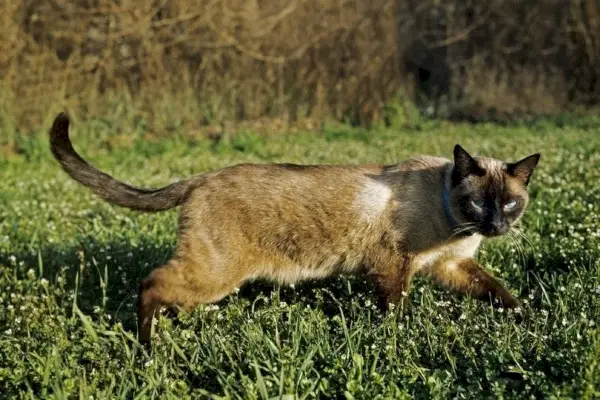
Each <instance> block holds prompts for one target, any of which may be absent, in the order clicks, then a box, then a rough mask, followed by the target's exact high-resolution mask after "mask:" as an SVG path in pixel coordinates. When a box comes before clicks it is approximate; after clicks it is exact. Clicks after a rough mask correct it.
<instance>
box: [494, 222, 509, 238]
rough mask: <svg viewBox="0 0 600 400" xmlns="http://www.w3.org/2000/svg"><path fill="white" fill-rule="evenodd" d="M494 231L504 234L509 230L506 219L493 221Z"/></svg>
mask: <svg viewBox="0 0 600 400" xmlns="http://www.w3.org/2000/svg"><path fill="white" fill-rule="evenodd" d="M491 228H492V231H493V232H494V233H495V234H497V235H504V234H505V233H506V232H508V224H507V223H506V221H492V223H491Z"/></svg>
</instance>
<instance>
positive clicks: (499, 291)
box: [424, 258, 519, 308]
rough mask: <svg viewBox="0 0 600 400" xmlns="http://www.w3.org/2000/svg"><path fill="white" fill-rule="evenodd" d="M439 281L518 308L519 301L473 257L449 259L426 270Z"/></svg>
mask: <svg viewBox="0 0 600 400" xmlns="http://www.w3.org/2000/svg"><path fill="white" fill-rule="evenodd" d="M424 272H426V273H428V274H429V275H431V276H432V277H433V278H434V279H435V280H436V281H437V282H439V283H441V284H442V285H444V286H447V287H450V288H452V289H454V290H456V291H458V292H461V293H465V294H467V295H470V296H472V297H474V298H476V299H479V300H483V301H490V300H491V301H492V304H493V305H494V306H497V307H504V308H517V307H519V301H518V300H517V299H516V298H515V297H514V296H513V295H512V294H511V293H510V292H509V291H508V290H507V289H506V288H505V287H504V286H503V285H502V283H500V281H499V280H498V279H496V278H495V277H494V276H492V275H491V274H490V273H488V272H486V271H485V270H484V269H483V268H482V267H481V266H480V265H479V264H478V263H477V261H475V260H474V259H472V258H464V259H449V260H444V261H442V262H439V263H438V264H437V265H435V266H434V267H432V268H430V269H428V270H426V271H424Z"/></svg>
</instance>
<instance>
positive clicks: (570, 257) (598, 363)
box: [0, 117, 600, 399]
mask: <svg viewBox="0 0 600 400" xmlns="http://www.w3.org/2000/svg"><path fill="white" fill-rule="evenodd" d="M599 122H600V121H599V120H597V119H590V118H586V119H578V118H574V117H572V118H562V119H557V120H554V121H544V122H537V123H530V124H528V125H511V126H498V125H491V124H482V125H466V124H450V123H442V122H435V121H423V122H420V123H419V124H417V125H416V126H414V127H411V128H402V129H392V128H381V129H374V130H372V131H366V130H362V129H358V128H349V127H344V126H325V127H323V128H322V129H320V130H319V131H317V132H312V133H310V132H307V133H298V132H296V133H293V134H290V135H285V134H280V135H271V136H264V135H256V134H252V133H243V132H241V133H238V134H237V135H232V136H225V137H224V138H223V139H222V141H221V142H219V143H216V142H214V141H209V140H207V139H202V138H198V137H193V136H190V135H185V134H184V133H183V132H178V131H177V130H176V129H175V132H173V133H171V134H170V135H169V136H168V138H165V139H163V140H157V138H156V137H155V136H152V137H149V136H146V135H145V134H146V132H147V130H146V128H145V126H144V124H143V121H139V120H138V121H135V120H123V121H120V120H118V119H116V120H108V121H103V120H88V121H76V122H75V124H74V125H73V135H72V137H73V141H74V143H75V147H76V148H77V149H79V150H80V151H81V153H82V154H84V155H85V157H86V158H88V159H89V160H90V161H91V162H92V163H93V164H94V165H96V166H98V167H100V168H101V169H103V170H106V171H109V172H110V173H111V174H113V175H114V176H116V177H118V178H120V179H123V180H125V181H128V182H131V183H134V184H138V185H143V186H154V187H157V186H161V185H164V184H167V183H169V182H171V181H173V180H176V179H179V178H182V177H185V176H188V175H191V174H194V173H199V172H203V171H207V170H210V169H214V168H219V167H224V166H227V165H231V164H234V163H239V162H295V163H392V162H395V161H398V160H403V159H405V158H408V157H410V156H412V155H416V154H431V155H441V156H450V155H451V153H452V148H453V145H454V144H455V143H461V144H462V145H463V146H464V147H465V148H466V149H467V150H468V151H470V152H472V153H475V154H481V155H489V156H495V157H498V158H503V159H507V160H516V159H517V158H520V157H524V156H526V155H529V154H531V153H534V152H541V153H542V158H541V161H540V165H539V167H538V169H537V170H536V172H535V174H534V176H533V179H532V183H531V185H530V188H531V189H530V191H531V194H532V203H531V206H530V208H529V210H528V212H527V214H526V215H525V217H524V220H523V226H522V227H521V228H520V232H521V233H520V234H515V236H514V237H513V238H512V239H509V238H505V239H498V240H493V241H488V242H486V243H485V245H484V246H483V249H482V251H481V253H480V255H479V259H480V261H481V262H482V263H483V265H485V266H486V267H487V268H489V269H490V270H491V271H493V272H494V273H495V274H497V275H498V276H499V277H500V278H501V279H502V280H504V281H505V282H506V284H507V286H508V287H509V288H510V289H511V290H512V291H513V292H514V293H515V294H516V296H517V297H518V298H520V299H521V300H522V302H523V303H524V310H525V311H526V314H525V318H524V319H523V321H521V322H519V321H517V320H516V319H515V317H514V315H512V314H510V313H507V312H503V311H502V310H494V309H492V308H491V307H490V306H489V305H486V304H485V303H481V302H478V301H475V300H471V299H469V298H465V297H459V296H456V295H453V294H451V293H449V292H447V291H446V290H444V289H441V288H438V287H437V286H435V285H434V284H433V283H431V282H429V281H427V280H425V279H418V280H417V281H416V284H415V287H414V288H413V292H412V298H413V302H414V307H413V310H412V313H411V314H410V315H400V314H399V315H392V316H385V315H383V314H381V313H380V312H379V311H378V310H377V309H376V308H375V306H374V303H375V297H374V295H373V288H372V286H370V284H368V283H367V282H365V281H364V280H363V279H362V278H361V277H341V278H335V279H331V280H327V281H320V282H307V283H305V284H302V285H296V287H281V288H279V287H274V286H271V285H269V284H267V283H264V282H263V283H261V282H256V283H251V284H248V285H246V286H245V287H243V288H241V290H240V291H239V292H237V293H235V294H232V295H231V296H230V297H228V298H227V299H225V300H224V301H222V302H221V303H219V304H217V305H208V306H201V307H199V308H198V309H197V310H195V311H194V312H192V313H189V314H181V315H180V316H179V317H178V318H161V319H160V324H159V328H158V331H157V333H156V338H155V340H154V347H153V349H152V351H151V352H150V353H146V352H145V350H144V349H143V348H142V347H140V346H139V345H138V343H137V341H136V319H135V314H134V312H135V302H136V296H137V290H138V285H139V283H140V280H141V279H142V277H144V276H145V275H146V274H147V273H148V272H149V271H150V270H151V269H152V268H153V267H154V266H156V265H158V264H160V263H162V262H164V261H165V260H166V259H168V257H169V255H170V252H171V251H172V250H173V247H174V244H175V240H176V227H177V225H176V220H177V212H176V211H175V210H173V211H170V212H166V213H160V214H139V213H135V212H132V211H128V210H124V209H120V208H117V207H114V206H111V205H108V204H106V203H104V202H103V201H101V200H99V199H98V198H96V197H94V196H92V195H91V194H90V193H89V192H88V191H87V190H86V189H84V188H83V187H81V186H79V185H78V184H76V183H74V182H72V181H71V180H69V178H67V176H66V175H65V174H64V173H63V172H62V171H61V170H60V168H59V166H58V164H57V163H56V162H55V161H54V160H53V159H52V157H51V156H50V152H49V150H48V145H47V138H46V135H45V132H38V133H37V134H33V135H31V136H29V135H17V134H15V133H12V134H11V135H10V140H5V142H7V143H9V142H10V143H9V144H10V146H12V147H14V148H16V149H17V150H18V152H16V153H15V154H13V153H12V152H6V154H5V155H4V156H0V171H1V172H0V175H1V179H0V288H1V290H0V392H1V393H4V396H6V397H9V398H51V397H53V398H67V397H69V398H75V397H81V398H92V397H93V398H109V397H110V398H115V397H125V398H151V397H155V398H158V397H160V398H206V397H210V398H239V399H254V398H256V399H264V398H285V399H292V398H327V397H333V398H357V399H377V398H444V399H445V398H450V397H453V398H483V397H493V398H497V397H503V398H539V397H545V398H549V397H553V398H589V399H591V398H598V396H600V333H599V332H598V328H597V324H598V323H600V264H599V261H598V260H599V258H600V217H599V216H600V168H599V166H600V136H599V135H598V133H597V130H598V128H597V127H598V123H599ZM121 129H125V133H123V132H122V131H121ZM1 137H2V133H1V132H0V138H1Z"/></svg>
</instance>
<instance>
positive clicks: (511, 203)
mask: <svg viewBox="0 0 600 400" xmlns="http://www.w3.org/2000/svg"><path fill="white" fill-rule="evenodd" d="M516 205H517V201H516V200H509V201H507V202H506V203H505V204H504V209H505V210H512V209H513V208H515V206H516Z"/></svg>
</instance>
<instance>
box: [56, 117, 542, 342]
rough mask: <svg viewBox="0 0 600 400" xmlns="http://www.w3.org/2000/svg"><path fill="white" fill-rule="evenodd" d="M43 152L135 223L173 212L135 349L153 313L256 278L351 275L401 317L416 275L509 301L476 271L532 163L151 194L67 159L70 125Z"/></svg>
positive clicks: (516, 205)
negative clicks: (174, 240)
mask: <svg viewBox="0 0 600 400" xmlns="http://www.w3.org/2000/svg"><path fill="white" fill-rule="evenodd" d="M50 146H51V149H52V153H53V154H54V156H55V157H56V159H57V160H58V162H59V163H60V164H61V166H62V168H63V169H64V170H65V171H66V173H67V174H69V175H70V176H71V178H73V179H74V180H76V181H77V182H79V183H81V184H82V185H84V186H87V187H88V188H89V189H91V191H92V192H93V193H95V194H96V195H98V196H100V197H102V198H103V199H104V200H106V201H108V202H110V203H112V204H116V205H118V206H121V207H127V208H130V209H134V210H139V211H146V212H157V211H164V210H168V209H170V208H173V207H180V218H179V237H178V244H177V248H176V251H175V253H174V255H173V257H172V259H171V260H170V261H169V262H168V263H167V264H166V265H163V266H160V267H158V268H156V269H154V270H153V271H152V272H151V273H150V274H149V275H148V277H146V278H145V279H144V280H143V282H142V283H141V287H140V292H139V303H138V323H139V339H140V342H145V343H149V341H150V336H151V329H152V321H153V317H154V315H155V313H156V312H157V310H158V309H159V308H161V307H163V306H165V307H173V306H174V307H179V308H183V309H188V310H189V309H193V308H194V307H195V306H197V305H198V304H201V303H211V302H216V301H218V300H221V299H222V298H224V297H225V296H227V295H228V294H230V293H231V292H232V291H233V290H234V289H235V288H236V287H240V286H241V285H242V284H243V283H244V282H246V281H249V280H252V279H255V278H267V279H271V280H274V281H276V282H281V283H294V282H298V281H300V280H303V279H309V278H313V279H314V278H323V277H327V276H330V275H332V274H337V273H353V272H354V273H356V272H361V273H365V274H367V275H368V276H369V277H371V278H372V279H373V281H374V283H375V286H376V288H377V290H378V293H379V304H380V305H381V306H382V307H383V308H384V309H389V308H392V305H394V306H402V305H403V300H404V299H405V298H406V296H407V294H408V293H409V290H410V285H411V280H412V278H413V276H414V275H415V274H425V275H428V276H431V277H432V278H433V279H434V280H436V281H437V282H439V283H441V284H442V285H445V286H447V287H449V288H451V289H454V290H455V291H458V292H462V293H466V294H468V295H471V296H473V297H475V298H478V299H481V300H488V301H490V300H491V301H492V302H493V303H494V304H500V305H502V306H503V307H507V308H515V307H518V304H519V303H518V301H517V300H516V299H515V298H514V297H513V296H512V295H511V294H510V293H509V292H508V290H506V289H505V288H504V287H503V285H502V284H501V283H500V282H499V281H498V280H497V279H496V278H494V277H493V276H492V275H491V274H490V273H488V272H486V271H485V270H484V269H483V268H482V267H481V266H480V265H479V264H478V263H477V261H475V259H474V256H475V253H476V250H477V248H478V247H479V245H480V243H481V241H482V239H483V238H486V237H494V236H499V235H504V234H506V233H507V232H508V231H509V230H510V229H511V227H512V226H513V225H514V224H515V223H516V222H517V221H518V220H519V219H520V218H521V216H522V215H523V212H524V211H525V208H526V207H527V204H528V200H529V197H528V193H527V185H528V183H529V180H530V177H531V175H532V172H533V170H534V168H535V167H536V165H537V163H538V160H539V158H540V155H539V154H534V155H531V156H529V157H526V158H524V159H522V160H520V161H517V162H514V163H508V162H503V161H499V160H496V159H493V158H487V157H472V156H471V155H469V153H467V151H465V150H464V149H463V148H462V147H461V146H460V145H456V146H455V148H454V160H453V161H451V160H448V159H445V158H439V157H431V156H420V157H416V158H413V159H410V160H408V161H404V162H401V163H399V164H395V165H385V166H379V165H363V166H339V165H294V164H267V165H256V164H240V165H235V166H231V167H227V168H223V169H220V170H217V171H212V172H207V173H203V174H199V175H196V176H193V177H191V178H188V179H185V180H182V181H179V182H176V183H173V184H171V185H168V186H165V187H163V188H160V189H141V188H137V187H134V186H131V185H128V184H126V183H122V182H119V181H117V180H115V179H114V178H112V177H111V176H109V175H107V174H104V173H102V172H100V171H98V170H97V169H96V168H94V167H93V166H91V165H90V164H88V163H87V162H86V161H85V160H83V159H82V158H81V157H80V156H79V155H78V154H77V153H76V152H75V150H74V149H73V146H72V144H71V141H70V139H69V118H68V117H67V115H66V114H64V113H60V114H59V115H58V116H57V117H56V119H55V121H54V124H53V126H52V128H51V130H50Z"/></svg>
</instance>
